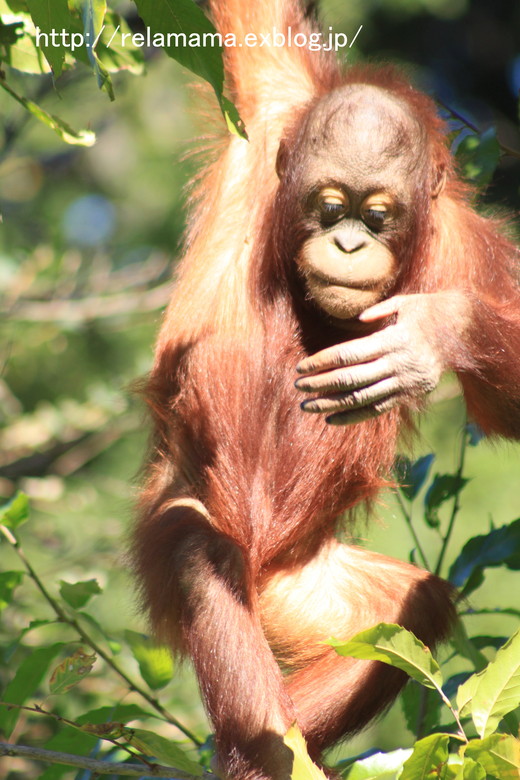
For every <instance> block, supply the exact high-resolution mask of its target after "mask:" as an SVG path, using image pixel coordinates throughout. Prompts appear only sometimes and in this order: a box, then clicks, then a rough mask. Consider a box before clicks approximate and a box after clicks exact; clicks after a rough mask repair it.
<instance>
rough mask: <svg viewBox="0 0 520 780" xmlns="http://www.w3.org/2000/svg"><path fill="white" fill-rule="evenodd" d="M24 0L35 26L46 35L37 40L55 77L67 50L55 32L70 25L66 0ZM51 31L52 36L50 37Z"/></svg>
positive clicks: (59, 71)
mask: <svg viewBox="0 0 520 780" xmlns="http://www.w3.org/2000/svg"><path fill="white" fill-rule="evenodd" d="M26 2H27V6H28V8H29V13H30V14H31V17H32V20H33V22H34V24H35V26H36V27H38V28H39V29H40V31H41V32H42V33H43V34H44V35H45V36H47V37H46V38H43V37H41V38H40V40H39V41H38V42H39V45H40V46H41V49H42V51H43V53H44V54H45V58H46V59H47V62H48V63H49V65H50V66H51V68H52V70H53V73H54V75H55V76H56V78H57V77H58V76H59V75H60V74H61V71H62V68H63V62H64V61H65V54H66V51H67V50H66V48H65V47H64V46H63V45H62V42H61V40H60V38H59V36H56V32H61V30H67V29H68V27H69V26H70V14H69V7H68V5H67V0H26ZM53 33H54V38H52V37H51V36H52V35H53ZM37 40H38V38H37Z"/></svg>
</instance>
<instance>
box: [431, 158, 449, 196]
mask: <svg viewBox="0 0 520 780" xmlns="http://www.w3.org/2000/svg"><path fill="white" fill-rule="evenodd" d="M447 178H448V172H447V171H446V166H445V165H439V166H437V168H436V169H435V171H434V172H433V176H432V198H437V197H438V196H439V195H440V194H441V192H442V191H443V189H444V187H445V186H446V179H447Z"/></svg>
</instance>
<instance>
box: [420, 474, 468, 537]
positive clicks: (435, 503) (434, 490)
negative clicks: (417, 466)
mask: <svg viewBox="0 0 520 780" xmlns="http://www.w3.org/2000/svg"><path fill="white" fill-rule="evenodd" d="M468 482H469V480H468V479H465V478H464V477H459V476H458V475H456V474H436V475H435V477H434V479H433V482H432V484H431V485H430V487H429V488H428V491H427V493H426V496H425V497H424V506H425V508H426V515H425V517H426V522H427V523H428V525H430V526H431V527H432V528H436V527H437V526H438V525H439V517H438V514H437V510H438V509H439V507H440V506H441V505H442V504H444V503H445V501H448V500H449V499H450V498H453V497H454V496H456V495H457V493H460V491H461V490H462V489H463V487H464V485H466V484H467V483H468Z"/></svg>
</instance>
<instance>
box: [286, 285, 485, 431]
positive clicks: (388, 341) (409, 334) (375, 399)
mask: <svg viewBox="0 0 520 780" xmlns="http://www.w3.org/2000/svg"><path fill="white" fill-rule="evenodd" d="M469 308H470V304H469V301H468V299H467V298H466V296H465V295H464V294H463V293H459V292H442V293H430V294H415V295H396V296H394V297H393V298H389V299H388V300H385V301H382V302H381V303H377V304H376V305H375V306H372V307H370V308H369V309H366V310H365V311H364V312H363V313H362V314H360V316H359V320H360V321H361V322H364V323H371V322H377V321H379V320H384V319H387V318H389V317H391V318H392V320H391V322H390V323H389V324H385V323H384V322H383V323H382V327H381V328H380V329H379V330H377V331H376V332H375V333H371V334H370V335H368V336H363V337H362V338H356V339H353V340H351V341H347V342H344V343H342V344H336V345H334V346H332V347H328V348H327V349H324V350H322V351H321V352H318V353H316V354H315V355H312V356H310V357H308V358H306V359H305V360H302V361H301V363H299V365H298V366H297V371H298V373H300V374H302V375H303V376H302V377H301V378H300V379H298V380H297V381H296V383H295V384H296V387H297V388H298V390H301V391H302V392H304V393H308V394H310V395H312V398H310V399H309V400H305V401H303V403H302V405H301V406H302V409H303V410H304V411H305V412H313V413H321V414H326V415H327V418H326V421H327V422H328V423H330V424H332V425H347V424H351V423H357V422H361V421H362V420H367V419H370V418H371V417H377V416H378V415H380V414H383V413H384V412H387V411H388V410H389V409H392V408H393V407H394V406H397V405H398V404H401V403H408V404H410V402H412V401H413V400H414V399H420V398H422V397H423V396H425V395H426V394H427V393H429V392H431V391H432V390H433V389H434V388H435V387H436V386H437V384H438V382H439V380H440V378H441V376H442V374H443V372H444V371H446V370H448V369H450V368H451V367H452V366H451V365H450V356H451V354H452V352H451V349H450V344H451V342H452V339H453V337H456V338H457V340H459V341H460V339H461V338H463V336H464V333H465V330H466V328H467V326H468V323H469V321H470V313H469Z"/></svg>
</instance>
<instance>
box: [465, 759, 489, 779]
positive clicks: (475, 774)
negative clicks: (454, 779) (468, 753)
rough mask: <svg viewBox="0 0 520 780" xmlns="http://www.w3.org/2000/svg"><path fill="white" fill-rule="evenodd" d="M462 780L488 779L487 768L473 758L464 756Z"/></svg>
mask: <svg viewBox="0 0 520 780" xmlns="http://www.w3.org/2000/svg"><path fill="white" fill-rule="evenodd" d="M460 780H487V774H486V770H485V769H484V767H483V766H482V764H479V763H478V762H477V761H473V759H472V758H469V757H466V758H464V763H463V765H462V774H461V775H460Z"/></svg>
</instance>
